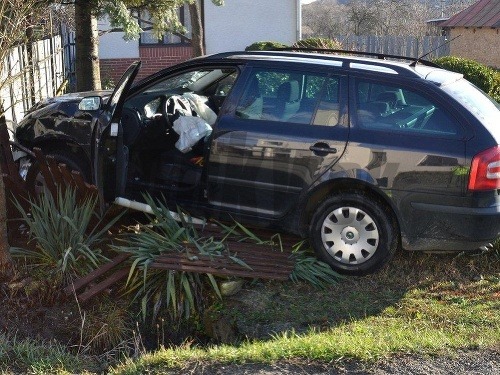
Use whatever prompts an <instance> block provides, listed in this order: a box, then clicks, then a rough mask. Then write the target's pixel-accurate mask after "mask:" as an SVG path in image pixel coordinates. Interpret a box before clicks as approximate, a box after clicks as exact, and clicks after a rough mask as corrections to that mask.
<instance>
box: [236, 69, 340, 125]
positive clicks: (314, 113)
mask: <svg viewBox="0 0 500 375" xmlns="http://www.w3.org/2000/svg"><path fill="white" fill-rule="evenodd" d="M339 82H340V78H339V77H328V76H326V75H320V74H315V73H311V72H303V73H302V72H297V71H293V72H290V71H283V70H274V69H272V70H271V69H269V70H261V69H256V70H254V71H252V74H251V75H250V77H249V79H248V80H247V82H246V87H245V88H244V90H243V95H242V96H241V98H240V100H239V102H238V105H237V109H236V116H238V117H240V118H245V119H253V120H266V121H276V122H286V123H298V124H311V125H323V126H334V125H337V124H338V123H339V86H340V85H339Z"/></svg>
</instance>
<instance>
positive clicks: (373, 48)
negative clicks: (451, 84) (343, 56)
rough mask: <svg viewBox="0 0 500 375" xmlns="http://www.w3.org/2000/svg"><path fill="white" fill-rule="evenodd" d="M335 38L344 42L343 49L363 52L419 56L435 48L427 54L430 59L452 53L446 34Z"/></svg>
mask: <svg viewBox="0 0 500 375" xmlns="http://www.w3.org/2000/svg"><path fill="white" fill-rule="evenodd" d="M335 39H337V40H338V41H339V42H341V43H342V49H349V50H356V51H362V52H373V53H385V54H389V55H399V56H406V57H414V58H417V57H420V56H422V55H424V54H426V53H428V52H430V51H432V50H435V51H434V52H432V53H430V54H429V55H428V56H426V59H428V60H429V59H433V58H437V57H441V56H448V55H449V54H450V45H449V44H446V41H447V39H446V37H445V36H422V37H416V36H386V35H385V36H375V35H340V36H337V37H335ZM438 47H439V48H438Z"/></svg>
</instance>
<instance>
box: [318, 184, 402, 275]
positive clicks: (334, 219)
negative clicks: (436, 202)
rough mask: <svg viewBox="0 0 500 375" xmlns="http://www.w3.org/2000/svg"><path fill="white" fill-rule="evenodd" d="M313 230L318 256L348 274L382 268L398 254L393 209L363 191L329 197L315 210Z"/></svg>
mask: <svg viewBox="0 0 500 375" xmlns="http://www.w3.org/2000/svg"><path fill="white" fill-rule="evenodd" d="M309 231H310V233H309V235H310V239H311V243H312V246H313V248H314V251H315V252H316V255H317V257H318V258H319V259H320V260H322V261H324V262H325V263H328V264H329V265H330V267H332V269H334V270H335V271H337V272H339V273H342V274H347V275H366V274H368V273H372V272H374V271H376V270H378V269H379V268H380V267H382V266H383V265H384V264H386V263H387V262H388V261H389V259H390V258H391V257H392V256H393V255H394V253H395V252H396V249H397V247H398V240H399V236H398V233H397V225H396V224H395V222H394V220H393V218H392V215H391V213H390V211H389V208H388V207H387V206H385V205H384V204H381V203H379V202H378V201H377V200H374V199H372V198H371V197H367V196H366V195H365V194H363V193H362V192H356V193H342V194H339V195H335V196H332V197H330V198H328V199H326V200H325V201H324V202H323V203H322V204H320V205H319V206H318V208H317V209H316V211H315V212H314V214H313V217H312V220H311V225H310V229H309Z"/></svg>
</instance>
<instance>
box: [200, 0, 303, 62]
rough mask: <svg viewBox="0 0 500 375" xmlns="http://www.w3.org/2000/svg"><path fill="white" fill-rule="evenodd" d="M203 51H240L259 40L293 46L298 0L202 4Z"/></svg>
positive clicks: (297, 35)
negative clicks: (204, 48)
mask: <svg viewBox="0 0 500 375" xmlns="http://www.w3.org/2000/svg"><path fill="white" fill-rule="evenodd" d="M204 12H205V45H206V52H207V53H208V54H210V53H217V52H224V51H235V50H243V49H245V47H247V46H248V45H250V44H252V43H254V42H258V41H276V42H281V43H285V44H292V43H294V42H296V41H297V39H298V38H300V2H299V1H298V0H225V5H224V6H215V5H214V4H213V3H212V2H211V1H210V0H206V1H205V7H204Z"/></svg>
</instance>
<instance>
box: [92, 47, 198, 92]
mask: <svg viewBox="0 0 500 375" xmlns="http://www.w3.org/2000/svg"><path fill="white" fill-rule="evenodd" d="M139 55H140V57H139V58H138V59H129V58H126V59H101V60H100V68H101V82H102V85H103V88H104V87H105V86H106V85H108V86H109V84H112V85H114V84H116V83H117V82H118V80H119V79H120V77H121V76H122V74H123V73H124V72H125V70H126V69H127V68H128V66H129V65H130V64H131V63H132V62H134V61H136V60H141V61H142V66H141V70H140V71H139V75H138V76H137V78H136V80H139V79H142V78H144V77H147V76H149V75H150V74H153V73H156V72H157V71H158V70H161V69H163V68H166V67H169V66H172V65H175V64H177V63H180V62H182V61H185V60H188V59H190V58H191V57H192V56H193V50H192V48H191V47H190V46H140V47H139Z"/></svg>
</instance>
